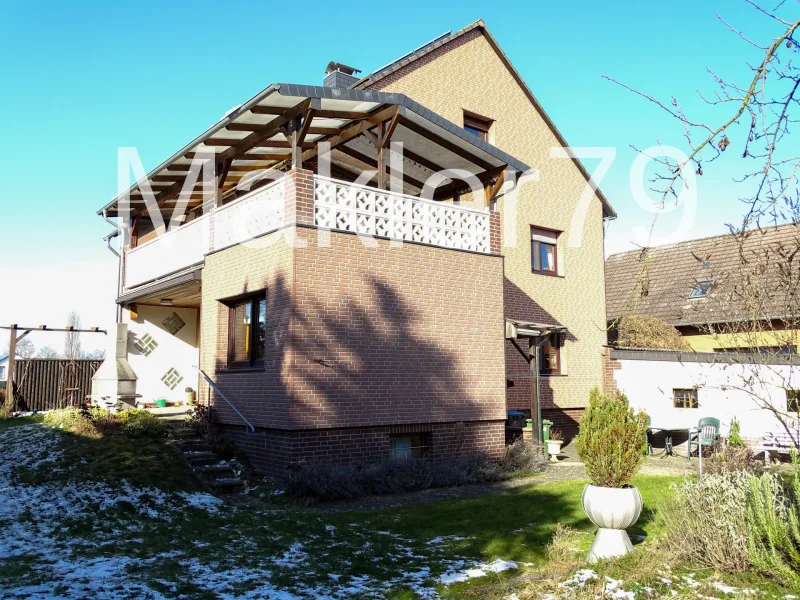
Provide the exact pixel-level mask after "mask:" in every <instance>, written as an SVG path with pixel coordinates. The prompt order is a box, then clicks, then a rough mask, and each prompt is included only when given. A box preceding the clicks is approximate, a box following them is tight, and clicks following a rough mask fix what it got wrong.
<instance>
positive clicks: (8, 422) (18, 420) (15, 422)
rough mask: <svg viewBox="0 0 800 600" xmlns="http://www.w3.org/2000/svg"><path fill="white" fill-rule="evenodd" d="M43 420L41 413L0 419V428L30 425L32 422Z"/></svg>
mask: <svg viewBox="0 0 800 600" xmlns="http://www.w3.org/2000/svg"><path fill="white" fill-rule="evenodd" d="M43 420H44V417H43V416H42V415H31V416H28V417H10V418H8V419H0V429H5V428H6V427H19V426H20V425H32V424H33V423H41V422H42V421H43Z"/></svg>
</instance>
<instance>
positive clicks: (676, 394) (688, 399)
mask: <svg viewBox="0 0 800 600" xmlns="http://www.w3.org/2000/svg"><path fill="white" fill-rule="evenodd" d="M672 402H673V406H675V408H697V407H698V406H700V405H699V403H698V401H697V390H696V389H695V388H675V389H673V390H672Z"/></svg>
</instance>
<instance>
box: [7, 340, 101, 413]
mask: <svg viewBox="0 0 800 600" xmlns="http://www.w3.org/2000/svg"><path fill="white" fill-rule="evenodd" d="M0 329H7V330H9V340H8V375H7V380H6V406H13V403H14V363H15V362H16V358H17V354H16V352H17V344H18V343H19V342H20V341H21V340H23V339H24V338H25V337H26V336H27V335H28V334H29V333H31V332H32V331H53V332H62V333H102V334H106V333H107V331H106V330H105V329H100V328H99V327H91V328H89V329H79V328H76V327H71V326H69V325H68V326H66V327H48V326H47V325H39V326H38V327H23V326H22V325H16V324H14V325H0ZM19 332H22V333H19Z"/></svg>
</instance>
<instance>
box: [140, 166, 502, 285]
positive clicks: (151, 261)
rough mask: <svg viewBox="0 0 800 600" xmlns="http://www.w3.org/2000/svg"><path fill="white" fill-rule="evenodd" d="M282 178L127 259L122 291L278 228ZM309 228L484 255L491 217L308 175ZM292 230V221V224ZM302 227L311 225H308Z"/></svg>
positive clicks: (282, 207) (144, 246) (142, 247)
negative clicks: (310, 191) (310, 180)
mask: <svg viewBox="0 0 800 600" xmlns="http://www.w3.org/2000/svg"><path fill="white" fill-rule="evenodd" d="M287 185H292V181H291V180H290V179H289V178H284V179H282V180H280V181H276V182H274V183H272V184H270V185H268V186H266V187H264V188H261V189H259V190H256V191H254V192H251V193H249V194H247V195H245V196H242V197H241V198H239V199H237V200H235V201H233V202H231V203H230V204H226V205H225V206H222V207H219V208H217V209H216V210H214V211H213V212H212V213H210V214H209V215H205V216H203V217H200V218H198V219H195V220H194V221H191V222H189V223H186V224H185V225H182V226H180V227H178V228H175V229H172V230H171V231H169V232H167V233H165V234H162V235H160V236H158V237H157V238H156V239H154V240H151V241H149V242H146V243H144V244H142V245H140V246H138V247H136V248H132V249H130V250H128V251H127V252H126V255H125V256H126V259H125V290H126V291H128V290H131V289H132V288H136V287H139V286H142V285H145V284H148V283H151V282H155V281H158V280H161V279H164V278H166V277H168V276H170V275H173V274H176V273H181V272H183V271H186V270H188V269H190V268H192V267H195V266H198V265H202V264H203V260H204V257H205V255H206V254H208V253H209V252H214V251H219V250H223V249H225V248H229V247H231V246H235V245H237V244H241V243H244V242H247V241H248V240H250V239H253V238H255V237H258V236H261V235H264V234H267V233H270V232H272V231H276V230H278V229H280V228H281V227H283V226H284V224H285V220H286V219H285V214H284V213H285V210H286V209H285V192H284V190H285V188H286V186H287ZM313 215H314V216H313V225H314V226H315V227H318V228H320V229H330V230H334V231H345V232H351V233H356V234H359V235H364V236H372V237H377V238H385V239H392V240H399V241H404V242H414V243H420V244H427V245H430V246H438V247H441V248H448V249H453V250H466V251H470V252H479V253H483V254H489V253H490V252H491V244H490V235H491V234H490V229H491V227H490V213H489V211H488V210H478V209H473V208H468V207H465V206H458V205H453V204H444V203H441V202H434V201H431V200H424V199H422V198H418V197H415V196H409V195H405V194H398V193H394V192H389V191H386V190H381V189H378V188H373V187H368V186H361V185H355V184H352V183H348V182H345V181H339V180H336V179H330V178H327V177H321V176H318V175H315V176H314V178H313ZM298 222H299V221H298ZM307 224H309V225H310V224H311V223H310V222H308V223H307Z"/></svg>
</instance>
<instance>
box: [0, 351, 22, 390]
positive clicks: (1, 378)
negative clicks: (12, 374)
mask: <svg viewBox="0 0 800 600" xmlns="http://www.w3.org/2000/svg"><path fill="white" fill-rule="evenodd" d="M16 360H22V357H21V356H17V358H16ZM6 381H8V354H3V355H2V356H0V387H5V385H6Z"/></svg>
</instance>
